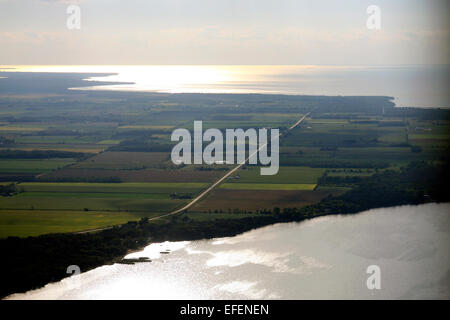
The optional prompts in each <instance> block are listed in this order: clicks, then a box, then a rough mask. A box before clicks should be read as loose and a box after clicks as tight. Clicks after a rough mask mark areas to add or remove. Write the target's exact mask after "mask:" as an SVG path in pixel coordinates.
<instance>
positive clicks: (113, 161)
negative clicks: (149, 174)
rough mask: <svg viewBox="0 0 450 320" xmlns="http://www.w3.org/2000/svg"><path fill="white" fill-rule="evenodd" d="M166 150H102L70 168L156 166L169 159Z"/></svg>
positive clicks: (135, 168)
mask: <svg viewBox="0 0 450 320" xmlns="http://www.w3.org/2000/svg"><path fill="white" fill-rule="evenodd" d="M169 156H170V155H169V153H167V152H114V151H109V152H102V153H100V154H98V155H96V156H94V157H92V158H89V159H87V160H85V161H82V162H79V163H77V164H76V165H74V166H72V167H71V168H78V169H114V170H133V169H134V170H138V169H146V168H158V167H160V166H161V165H162V164H163V162H164V161H166V160H168V159H169Z"/></svg>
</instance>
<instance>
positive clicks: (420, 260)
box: [9, 204, 450, 299]
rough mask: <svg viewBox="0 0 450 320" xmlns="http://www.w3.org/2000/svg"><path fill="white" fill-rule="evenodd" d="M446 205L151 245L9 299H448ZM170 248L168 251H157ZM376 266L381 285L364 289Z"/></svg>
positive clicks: (373, 212) (449, 233)
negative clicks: (74, 280)
mask: <svg viewBox="0 0 450 320" xmlns="http://www.w3.org/2000/svg"><path fill="white" fill-rule="evenodd" d="M449 212H450V204H427V205H421V206H403V207H395V208H386V209H376V210H370V211H367V212H364V213H361V214H357V215H349V216H327V217H321V218H317V219H313V220H310V221H305V222H302V223H288V224H277V225H273V226H268V227H265V228H261V229H257V230H253V231H250V232H246V233H244V234H241V235H238V236H235V237H230V238H220V239H212V240H202V241H191V242H189V241H182V242H164V243H154V244H151V245H149V246H147V247H146V248H145V249H144V250H142V251H140V252H135V253H132V254H129V255H127V258H138V257H149V258H151V259H152V262H145V263H136V264H134V265H121V264H115V265H112V266H103V267H100V268H97V269H94V270H91V271H89V272H86V273H82V274H81V275H79V279H80V287H79V288H76V289H74V288H70V287H68V286H67V279H66V280H63V281H60V282H57V283H52V284H49V285H47V286H45V287H44V288H41V289H38V290H33V291H30V292H27V293H25V294H16V295H13V296H10V297H9V298H12V299H313V298H315V299H416V298H440V299H448V298H450V289H449V281H448V279H449V275H450V262H449V258H450V257H449V243H450V242H449V241H450V221H449ZM161 252H170V254H161ZM372 264H375V265H379V266H380V268H381V270H382V271H381V272H382V273H381V274H382V289H381V290H377V291H371V290H368V289H367V287H366V279H367V276H368V275H367V274H366V268H367V266H369V265H372Z"/></svg>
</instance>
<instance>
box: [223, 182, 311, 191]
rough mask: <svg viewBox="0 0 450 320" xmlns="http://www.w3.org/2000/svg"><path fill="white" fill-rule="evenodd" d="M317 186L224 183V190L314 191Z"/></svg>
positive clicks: (303, 184) (304, 184)
mask: <svg viewBox="0 0 450 320" xmlns="http://www.w3.org/2000/svg"><path fill="white" fill-rule="evenodd" d="M315 187H316V184H312V183H310V184H306V183H302V184H288V183H283V184H277V183H224V184H222V185H220V188H222V189H235V190H314V188H315Z"/></svg>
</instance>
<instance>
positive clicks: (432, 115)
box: [0, 75, 450, 237]
mask: <svg viewBox="0 0 450 320" xmlns="http://www.w3.org/2000/svg"><path fill="white" fill-rule="evenodd" d="M12 76H13V75H12ZM47 76H50V75H47ZM55 81H56V80H55ZM55 83H57V81H56V82H55ZM11 105H14V111H11V107H10V106H11ZM307 113H309V116H308V117H307V118H306V120H305V121H304V122H303V123H302V124H301V125H300V126H299V127H297V128H295V129H294V130H292V131H289V132H288V133H286V134H285V135H283V136H282V137H281V139H280V169H279V172H278V174H277V175H274V176H261V175H260V168H259V167H258V166H256V165H246V166H244V167H243V168H242V169H241V170H239V171H237V172H236V173H234V174H233V176H231V177H229V178H228V179H227V180H226V181H225V182H224V183H223V184H222V185H220V186H219V187H218V188H216V189H215V190H214V191H213V192H212V193H211V194H209V195H208V196H207V197H205V198H204V199H203V200H201V201H199V202H198V203H196V205H195V206H194V207H192V208H191V209H190V210H189V213H187V214H188V217H190V218H194V219H202V220H205V219H231V218H239V217H244V216H250V215H255V214H261V212H260V211H261V210H265V209H267V211H266V212H265V213H264V214H268V212H269V211H270V210H273V208H274V207H279V208H285V207H301V206H304V205H308V204H312V203H314V202H317V201H320V200H321V199H323V198H324V197H327V196H328V195H329V194H340V193H343V192H345V191H347V190H350V189H351V188H353V187H354V186H355V185H356V184H357V183H359V182H361V181H362V179H365V178H367V177H368V176H370V175H373V174H375V173H376V172H377V171H378V172H380V171H383V170H387V169H394V170H397V169H398V168H399V167H401V166H405V165H407V164H408V163H409V162H411V161H422V160H427V161H434V162H445V161H447V160H448V157H449V153H450V152H449V150H450V134H449V132H450V116H449V115H448V114H447V111H444V110H431V109H430V110H422V109H417V110H416V109H410V108H394V107H393V105H392V103H391V101H390V98H388V97H326V96H322V97H314V96H284V95H251V94H236V95H226V94H205V95H203V94H162V93H151V94H150V93H139V94H138V93H127V92H89V93H80V92H70V93H67V92H66V89H65V88H64V90H62V91H61V92H59V93H58V94H57V95H30V96H28V95H27V94H25V93H24V94H21V95H13V96H7V95H6V96H2V97H1V98H0V181H3V182H0V187H1V196H0V228H1V230H0V237H1V236H8V235H19V236H26V235H36V234H43V233H48V232H72V231H77V230H84V229H91V228H96V227H101V226H109V225H114V224H120V223H123V222H126V221H128V220H136V219H140V218H141V217H144V216H155V215H157V214H160V213H165V212H169V211H171V210H174V209H175V208H179V207H180V206H182V205H183V204H185V203H187V202H188V201H190V199H192V198H193V197H195V196H196V195H198V194H199V193H200V192H201V191H202V190H205V189H206V188H207V187H208V186H209V185H210V184H211V183H213V182H214V181H217V179H219V178H220V177H222V176H223V175H224V174H225V173H226V171H227V170H228V169H229V168H230V167H232V166H229V165H228V166H227V165H213V166H208V165H180V166H175V165H174V164H173V163H172V162H171V161H170V152H171V150H172V147H173V145H174V142H172V141H170V136H171V132H172V130H173V129H174V128H186V129H188V130H191V129H192V128H193V124H194V121H196V120H202V121H203V129H204V130H206V129H207V128H218V129H221V130H222V132H223V130H224V129H233V128H243V129H246V128H255V129H257V128H264V127H265V128H279V129H280V130H281V131H282V132H283V131H284V130H286V129H287V128H289V127H290V126H291V125H292V124H294V123H295V122H296V121H297V120H298V119H300V118H301V117H302V116H303V115H305V114H307ZM66 152H69V153H66ZM216 211H217V213H215V212H216ZM250 211H252V212H251V213H250ZM257 211H259V212H257ZM153 223H155V222H153Z"/></svg>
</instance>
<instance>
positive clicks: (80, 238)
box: [0, 163, 450, 298]
mask: <svg viewBox="0 0 450 320" xmlns="http://www.w3.org/2000/svg"><path fill="white" fill-rule="evenodd" d="M418 173H419V174H418ZM424 173H426V174H427V175H428V176H429V177H430V178H432V179H430V180H429V181H428V182H427V183H424V182H423V181H421V179H418V178H420V177H421V176H423V174H424ZM448 176H449V170H448V168H442V167H437V166H431V165H428V164H425V163H419V164H416V165H410V166H409V167H408V168H406V169H405V170H404V171H402V172H400V173H398V172H397V173H396V172H389V171H386V172H384V173H380V174H377V175H376V176H374V177H372V178H369V179H367V180H366V181H365V182H364V183H361V184H360V185H359V186H358V187H357V188H355V189H353V190H350V191H348V192H346V193H344V194H343V195H340V196H338V197H329V198H327V199H324V200H322V201H320V202H318V203H315V204H312V205H309V206H305V207H302V208H299V209H298V208H291V209H286V210H283V211H282V212H278V213H274V214H267V216H258V217H247V218H240V219H216V220H209V221H196V220H190V219H189V218H187V217H184V218H180V216H181V215H182V213H181V214H179V215H174V216H172V217H171V218H170V219H168V220H166V221H165V222H164V223H158V224H154V223H149V221H148V219H145V218H143V219H141V221H139V222H128V223H126V224H123V225H121V226H115V227H113V228H111V229H108V230H103V231H99V232H97V233H87V234H49V235H43V236H38V237H28V238H17V237H10V238H7V239H2V240H0V248H1V249H2V252H3V253H4V255H5V256H8V257H9V259H7V260H6V262H5V263H4V264H2V267H1V268H2V269H3V270H2V271H3V272H2V275H3V278H2V283H4V285H3V286H2V292H1V293H0V295H1V297H2V298H5V297H7V296H9V295H11V294H13V293H21V292H26V291H29V290H32V289H37V288H40V287H43V286H45V285H46V284H48V283H51V282H56V281H59V280H61V279H63V278H65V277H67V274H66V273H65V271H66V268H67V266H69V265H72V264H74V263H75V262H76V264H78V265H79V266H80V269H81V270H82V271H83V272H86V271H89V270H92V269H94V268H97V267H99V266H102V265H107V264H113V263H115V262H117V261H120V260H121V259H122V258H123V257H124V256H125V255H126V254H128V253H131V252H136V251H138V250H140V249H142V248H143V247H146V246H148V245H149V244H151V243H155V242H163V241H188V240H202V239H212V238H220V237H230V236H235V235H237V234H240V233H243V232H246V231H249V230H253V229H257V228H260V227H264V226H267V225H272V224H275V223H286V222H300V221H303V220H308V219H313V218H316V217H321V216H326V215H338V214H345V215H348V214H356V213H359V212H362V211H366V210H369V209H376V208H382V207H393V206H399V205H416V204H422V203H430V202H437V203H439V202H448V201H450V197H449V196H448V195H447V194H446V193H445V188H444V185H445V183H446V182H447V177H448ZM433 177H434V178H433ZM386 189H387V190H390V193H386V192H385V190H386ZM186 218H187V219H186ZM24 275H28V277H24Z"/></svg>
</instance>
